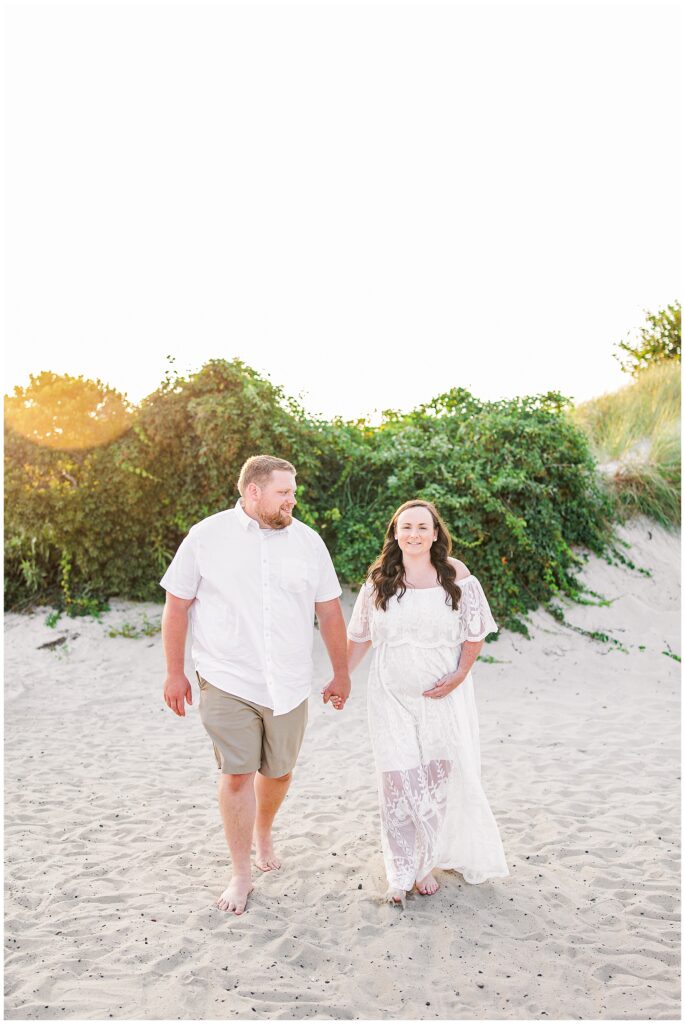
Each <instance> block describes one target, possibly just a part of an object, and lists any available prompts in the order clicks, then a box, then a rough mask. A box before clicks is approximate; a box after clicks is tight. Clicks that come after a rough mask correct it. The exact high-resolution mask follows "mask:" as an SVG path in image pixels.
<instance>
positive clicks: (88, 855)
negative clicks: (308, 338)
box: [5, 523, 680, 1020]
mask: <svg viewBox="0 0 685 1024" xmlns="http://www.w3.org/2000/svg"><path fill="white" fill-rule="evenodd" d="M623 536H624V537H626V539H627V540H628V541H629V542H630V544H631V547H630V549H627V551H626V553H627V555H628V556H629V557H630V558H631V559H632V561H633V562H634V563H635V565H636V566H637V568H636V569H630V568H628V567H625V566H622V565H614V566H608V565H607V564H606V563H604V562H600V561H599V560H597V559H595V558H590V559H589V561H588V563H587V566H586V568H585V571H584V574H583V579H584V580H585V582H586V583H587V584H588V586H590V587H591V588H592V589H593V590H595V591H597V592H598V593H601V594H602V595H603V596H604V597H605V598H607V599H608V600H609V601H610V604H608V605H605V606H589V605H572V604H566V605H565V610H566V615H567V618H568V620H569V621H570V622H571V623H572V624H573V625H576V626H580V627H582V628H584V629H586V630H597V631H601V632H603V633H606V634H608V635H609V636H611V637H613V638H614V639H616V640H618V641H620V645H621V647H620V648H619V647H618V646H616V645H613V644H609V643H602V642H598V641H594V640H590V639H588V638H587V637H586V636H583V635H581V634H579V633H577V632H575V631H574V630H572V629H571V628H569V627H568V626H565V625H561V624H559V623H558V622H556V621H555V620H554V619H553V618H552V617H551V616H550V615H548V614H547V613H545V612H536V613H534V614H533V615H532V616H531V639H530V640H526V639H524V638H522V637H521V636H519V635H516V634H508V633H505V634H503V635H502V636H501V638H500V639H499V640H498V641H497V642H496V643H494V644H488V645H486V647H485V650H484V654H485V655H487V656H488V657H489V658H494V659H495V661H493V662H485V663H479V664H478V665H477V667H476V672H475V678H476V694H477V700H478V707H479V714H480V726H481V743H482V755H483V778H484V784H485V787H486V792H487V793H488V796H489V799H490V803H491V805H492V808H493V811H494V813H495V816H496V818H497V821H498V823H499V826H500V829H501V833H502V838H503V842H504V846H505V850H506V852H507V858H508V862H509V867H510V870H511V876H510V877H509V878H508V879H505V880H503V881H499V882H492V883H485V884H483V885H481V886H469V885H467V884H466V883H465V882H464V881H463V879H462V878H461V876H460V875H458V874H454V873H442V874H441V875H440V881H441V884H442V888H441V890H440V892H439V893H438V894H437V895H436V896H435V897H432V898H422V897H420V896H418V895H415V896H411V897H410V898H409V900H408V902H407V907H406V909H405V910H399V909H394V908H392V907H390V906H388V905H385V904H383V903H381V902H380V900H379V896H380V894H382V892H383V890H384V881H383V877H382V868H383V865H382V859H381V856H380V850H379V840H378V821H377V804H376V793H375V788H374V780H373V773H372V761H371V752H370V745H369V739H368V732H367V725H366V715H365V682H366V666H362V668H361V669H360V670H359V672H358V673H357V675H356V676H355V679H354V684H355V688H354V694H353V699H352V700H351V701H350V703H349V704H348V707H347V708H346V710H345V711H344V712H343V713H342V714H337V713H335V712H334V711H333V710H332V709H330V708H328V707H326V708H324V707H323V706H322V704H321V703H320V698H319V697H318V688H319V687H320V686H321V685H323V683H324V682H325V681H326V678H327V669H326V664H327V661H326V658H325V654H324V652H323V649H322V645H321V644H320V642H318V637H317V667H318V672H317V680H318V686H317V693H315V695H314V696H313V697H312V700H311V707H310V725H309V729H308V733H307V736H306V739H305V744H304V747H303V751H302V755H301V759H300V763H299V767H298V771H297V775H296V779H295V782H294V784H293V787H292V789H291V792H290V795H289V797H288V799H287V802H286V804H285V805H284V808H283V810H282V812H281V817H280V819H279V831H278V847H279V850H280V853H281V855H282V858H283V861H284V867H283V869H282V870H281V871H280V872H277V873H276V872H275V873H272V874H269V875H260V876H259V878H258V879H257V882H256V888H255V891H254V894H253V896H252V898H251V903H250V907H249V912H248V913H247V914H246V915H245V916H243V917H241V918H235V917H232V916H227V915H225V914H222V913H221V912H220V911H218V910H216V909H214V908H213V907H212V901H213V899H214V898H215V897H216V895H217V894H218V892H219V891H220V889H221V888H222V883H223V882H224V880H225V879H226V878H227V876H228V865H227V854H226V849H225V844H224V839H223V835H222V833H221V829H220V824H219V818H218V813H217V810H216V806H215V789H214V787H215V777H216V771H215V766H214V760H213V757H212V753H211V748H210V746H209V742H208V740H207V738H206V736H205V734H204V731H203V729H202V726H201V723H200V720H199V716H198V714H197V707H194V708H193V710H192V713H191V714H190V715H189V716H188V717H187V718H186V719H185V720H180V719H177V718H175V717H174V716H172V715H171V713H170V712H169V711H168V709H167V708H166V707H165V705H164V703H163V701H162V698H161V683H162V678H163V660H162V653H161V644H160V638H159V635H154V636H142V637H140V638H138V639H127V638H124V637H117V638H110V637H109V636H108V635H107V634H108V630H109V629H111V628H113V627H114V626H117V625H118V626H121V625H122V624H123V623H124V622H128V623H131V624H134V625H135V624H139V623H141V622H142V619H143V614H144V613H146V614H147V615H148V617H149V618H150V619H155V618H158V617H159V614H160V608H159V607H158V606H154V605H136V604H132V603H123V602H114V603H113V607H112V610H111V611H110V612H109V613H107V615H105V616H104V618H103V622H102V623H98V622H95V621H93V620H83V619H75V620H69V619H67V620H65V619H62V620H60V622H59V623H58V624H57V626H56V628H54V629H50V628H49V627H48V626H46V625H45V622H44V620H45V611H42V612H36V613H34V614H33V615H30V616H17V615H9V616H7V618H6V626H5V641H6V714H5V723H6V724H5V732H6V768H5V779H6V827H5V840H6V872H5V883H6V938H7V947H8V951H7V959H6V971H5V982H6V1000H5V1014H6V1016H7V1017H8V1018H10V1019H27V1018H28V1019H39V1018H62V1017H70V1018H85V1019H99V1018H105V1019H108V1018H110V1017H112V1018H143V1019H160V1018H181V1019H195V1018H199V1019H205V1018H210V1019H211V1018H225V1019H229V1018H234V1019H235V1018H239V1019H251V1020H252V1019H259V1018H269V1019H276V1020H282V1019H285V1020H290V1019H298V1018H307V1017H317V1018H321V1019H343V1020H344V1019H355V1018H402V1019H405V1018H407V1019H409V1018H419V1019H435V1018H438V1019H440V1018H442V1019H449V1018H451V1019H455V1018H456V1019H460V1018H464V1019H471V1018H475V1019H485V1018H495V1019H522V1018H533V1019H553V1018H585V1019H587V1018H605V1019H612V1018H614V1019H616V1018H618V1019H621V1018H623V1019H625V1018H647V1017H649V1018H652V1019H676V1018H679V1016H680V1002H679V994H680V985H679V973H678V970H679V928H680V904H679V837H680V778H679V777H680V753H679V738H680V703H679V686H678V683H679V664H678V662H677V661H676V660H674V659H673V658H672V657H670V656H669V654H668V653H666V654H664V652H668V651H669V650H670V651H672V652H673V653H676V654H678V655H679V654H680V640H679V600H680V594H679V568H678V566H679V538H677V537H675V536H673V535H669V534H667V533H665V532H664V531H662V530H660V529H659V528H657V527H654V526H652V525H649V524H646V523H639V524H636V525H634V526H632V527H631V528H630V529H629V530H625V531H623ZM640 568H642V569H647V570H649V571H651V573H652V575H651V576H648V575H644V574H643V573H642V572H640V571H639V569H640ZM351 600H352V596H351V595H350V594H347V595H346V598H345V605H346V610H347V613H348V614H349V611H350V609H351ZM60 638H64V642H63V643H62V644H61V645H59V646H56V647H52V648H45V647H41V645H42V644H45V643H49V642H51V641H54V640H55V639H60ZM621 648H622V649H621ZM195 693H196V695H197V691H195Z"/></svg>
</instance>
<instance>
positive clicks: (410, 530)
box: [347, 500, 509, 903]
mask: <svg viewBox="0 0 685 1024" xmlns="http://www.w3.org/2000/svg"><path fill="white" fill-rule="evenodd" d="M451 548H452V542H451V539H450V536H449V533H448V531H447V527H446V526H445V524H444V523H443V521H442V519H441V518H440V515H439V514H438V511H437V509H436V508H435V506H434V505H432V504H431V503H430V502H428V501H419V500H416V501H408V502H406V503H405V504H404V505H402V506H401V507H400V508H399V509H398V510H397V511H396V512H395V514H394V515H393V517H392V519H391V520H390V523H389V525H388V528H387V531H386V536H385V543H384V544H383V550H382V552H381V554H380V555H379V557H378V558H377V559H376V561H375V562H374V564H373V565H372V566H371V569H370V570H369V576H368V579H367V581H366V583H365V584H364V586H363V587H362V588H361V591H360V593H359V596H358V598H357V601H356V604H355V607H354V611H353V613H352V618H351V620H350V624H349V628H348V633H347V635H348V660H349V668H350V671H352V670H353V669H354V668H356V666H357V665H358V664H359V662H360V661H361V660H362V658H363V657H364V655H365V653H366V652H367V650H368V649H369V648H370V647H373V661H372V664H371V669H370V671H369V685H368V711H369V727H370V731H371V740H372V744H373V751H374V758H375V762H376V774H377V780H378V795H379V801H380V812H381V844H382V847H383V858H384V860H385V868H386V873H387V876H388V886H389V888H388V892H387V899H388V900H390V901H391V902H394V903H403V902H404V899H405V895H406V893H407V892H408V891H410V890H411V889H413V888H414V886H416V888H417V890H418V891H419V892H420V893H421V894H422V895H424V896H431V895H433V893H435V892H437V890H438V883H437V881H436V880H435V878H434V876H433V874H432V872H433V869H434V868H442V869H445V870H447V869H452V870H455V871H459V872H460V873H461V874H462V875H463V877H464V879H465V881H467V882H471V883H477V882H484V881H485V880H486V879H487V878H504V877H505V876H506V875H508V874H509V871H508V869H507V864H506V860H505V857H504V850H503V848H502V842H501V840H500V836H499V832H498V829H497V824H496V822H495V819H494V817H493V814H492V811H491V810H490V805H489V804H488V801H487V798H486V796H485V793H484V792H483V787H482V786H481V780H480V743H479V738H478V716H477V712H476V703H475V697H474V692H473V678H472V676H471V667H472V665H473V663H474V661H475V660H476V658H477V657H478V652H479V651H480V649H481V647H482V646H483V640H484V638H485V637H486V636H487V635H488V633H492V632H494V631H495V630H496V629H497V626H496V624H495V621H494V619H493V617H492V615H491V613H490V608H489V606H488V602H487V600H486V598H485V594H484V593H483V588H482V587H481V585H480V583H479V582H478V580H477V579H476V577H475V576H472V575H471V574H470V573H469V571H468V569H467V568H466V566H465V565H464V564H463V563H462V562H459V561H457V560H456V559H454V558H450V551H451Z"/></svg>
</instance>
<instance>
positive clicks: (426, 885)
mask: <svg viewBox="0 0 685 1024" xmlns="http://www.w3.org/2000/svg"><path fill="white" fill-rule="evenodd" d="M416 888H417V889H418V891H419V892H420V893H421V895H422V896H433V895H434V894H435V893H436V892H437V891H438V889H439V888H440V886H439V885H438V883H437V882H436V881H435V879H434V877H433V875H432V874H431V873H430V872H429V873H428V874H427V875H426V877H425V878H421V879H418V878H417V879H416Z"/></svg>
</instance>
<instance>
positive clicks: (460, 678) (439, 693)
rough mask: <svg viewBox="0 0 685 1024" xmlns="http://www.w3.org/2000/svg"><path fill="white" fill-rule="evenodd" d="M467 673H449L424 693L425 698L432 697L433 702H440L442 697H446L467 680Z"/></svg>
mask: <svg viewBox="0 0 685 1024" xmlns="http://www.w3.org/2000/svg"><path fill="white" fill-rule="evenodd" d="M467 675H468V673H467V672H460V671H459V670H457V671H456V672H448V673H447V675H445V676H441V677H440V679H438V681H437V682H436V683H434V684H433V686H431V687H430V689H428V690H424V691H423V696H424V697H430V698H431V700H440V699H441V697H446V696H447V694H448V693H451V692H452V690H456V688H457V687H458V686H461V684H462V683H463V682H464V680H465V679H466V676H467Z"/></svg>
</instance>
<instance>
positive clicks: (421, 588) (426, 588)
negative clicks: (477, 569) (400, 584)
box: [407, 572, 473, 592]
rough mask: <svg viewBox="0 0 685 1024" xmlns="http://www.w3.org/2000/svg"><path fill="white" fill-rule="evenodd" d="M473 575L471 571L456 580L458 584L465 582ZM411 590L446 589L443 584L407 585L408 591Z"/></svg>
mask: <svg viewBox="0 0 685 1024" xmlns="http://www.w3.org/2000/svg"><path fill="white" fill-rule="evenodd" d="M472 576H473V573H472V572H470V573H469V574H468V576H462V578H461V579H460V580H455V581H454V582H455V583H456V584H457V586H458V585H459V584H460V583H463V582H464V581H465V580H470V579H471V577H472ZM410 590H411V591H418V590H444V587H443V586H442V585H440V586H438V587H407V592H409V591H410Z"/></svg>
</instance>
